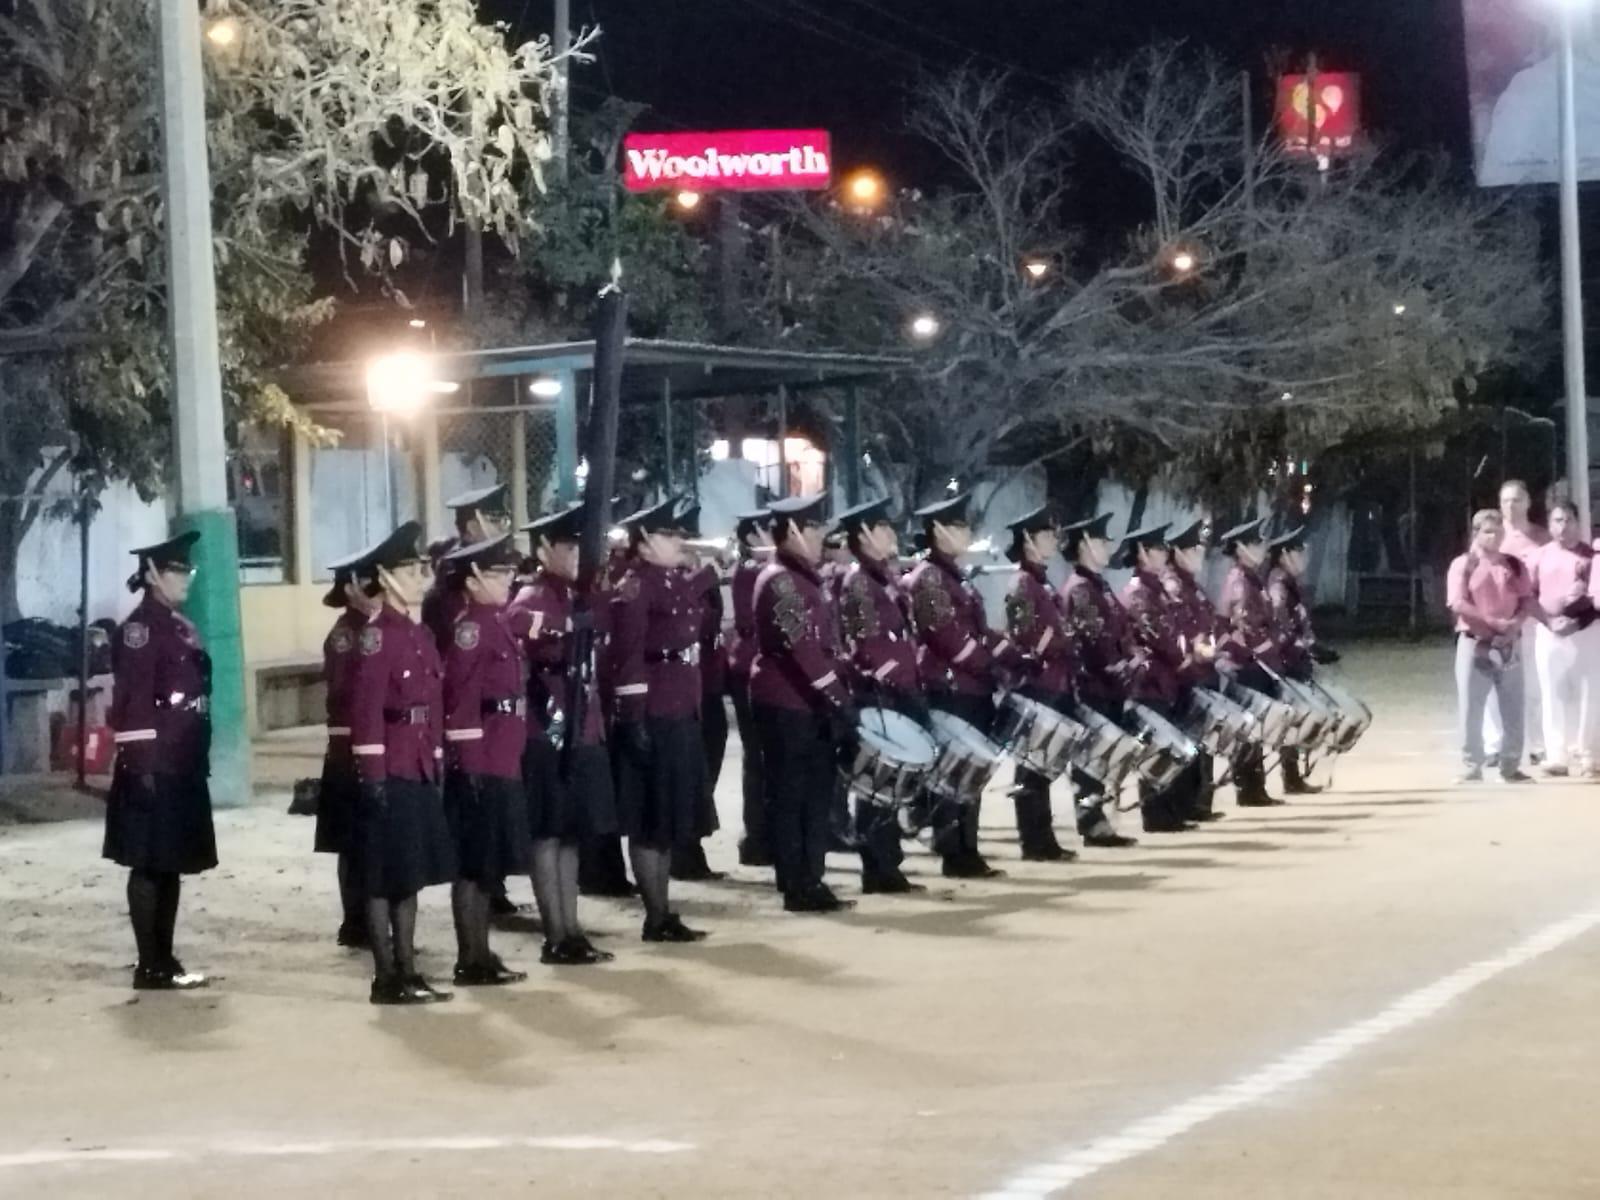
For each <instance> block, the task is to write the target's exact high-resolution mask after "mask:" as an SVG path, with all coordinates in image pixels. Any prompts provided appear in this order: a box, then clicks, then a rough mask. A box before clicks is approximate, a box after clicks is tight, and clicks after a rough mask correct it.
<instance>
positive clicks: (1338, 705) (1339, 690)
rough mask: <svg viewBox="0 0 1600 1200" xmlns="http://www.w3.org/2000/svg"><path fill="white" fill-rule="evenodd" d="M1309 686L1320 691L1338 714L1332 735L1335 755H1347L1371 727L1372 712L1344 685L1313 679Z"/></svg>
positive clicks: (1332, 681)
mask: <svg viewBox="0 0 1600 1200" xmlns="http://www.w3.org/2000/svg"><path fill="white" fill-rule="evenodd" d="M1311 686H1312V687H1314V688H1316V689H1317V690H1318V691H1320V692H1321V693H1322V694H1323V696H1324V697H1326V698H1327V700H1328V702H1329V703H1330V704H1332V705H1333V707H1334V711H1335V712H1336V713H1338V727H1337V730H1336V732H1335V734H1334V745H1333V747H1332V749H1333V752H1334V753H1335V754H1348V753H1350V751H1352V750H1354V749H1355V747H1356V743H1357V742H1359V741H1360V740H1361V736H1362V735H1363V734H1364V733H1366V732H1367V730H1368V728H1370V727H1371V725H1372V710H1371V709H1370V708H1368V707H1367V706H1366V705H1365V704H1363V703H1362V702H1361V701H1360V700H1359V699H1358V698H1357V697H1356V696H1355V695H1353V694H1352V693H1351V692H1350V691H1349V690H1348V689H1347V688H1345V687H1344V685H1342V684H1340V683H1338V682H1336V681H1335V680H1332V679H1314V680H1312V683H1311Z"/></svg>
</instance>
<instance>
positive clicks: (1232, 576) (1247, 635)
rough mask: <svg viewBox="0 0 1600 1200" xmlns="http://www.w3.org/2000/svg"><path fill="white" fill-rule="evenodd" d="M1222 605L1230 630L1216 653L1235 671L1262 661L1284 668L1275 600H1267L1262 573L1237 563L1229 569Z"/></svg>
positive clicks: (1273, 668) (1271, 665)
mask: <svg viewBox="0 0 1600 1200" xmlns="http://www.w3.org/2000/svg"><path fill="white" fill-rule="evenodd" d="M1220 608H1221V609H1222V616H1223V618H1224V620H1226V621H1227V630H1228V632H1227V637H1226V638H1225V639H1224V640H1222V641H1221V642H1219V643H1218V646H1217V656H1218V657H1219V658H1222V659H1224V660H1225V661H1226V663H1227V665H1228V666H1229V667H1231V668H1232V669H1234V670H1238V669H1239V668H1240V667H1244V666H1248V665H1249V664H1250V663H1253V662H1259V663H1261V664H1262V665H1263V666H1266V667H1269V668H1271V669H1272V670H1274V671H1281V670H1282V669H1283V657H1282V656H1281V655H1280V654H1279V653H1278V637H1277V629H1276V627H1275V626H1274V624H1273V620H1272V603H1271V601H1269V600H1268V599H1267V592H1266V588H1264V587H1263V586H1262V584H1261V576H1260V575H1258V574H1257V573H1256V572H1255V571H1254V570H1252V569H1251V568H1250V567H1247V566H1245V565H1244V564H1243V563H1238V562H1236V563H1234V564H1233V566H1232V567H1230V568H1228V578H1227V581H1226V582H1225V583H1223V585H1222V604H1221V605H1220Z"/></svg>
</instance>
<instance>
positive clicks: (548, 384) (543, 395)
mask: <svg viewBox="0 0 1600 1200" xmlns="http://www.w3.org/2000/svg"><path fill="white" fill-rule="evenodd" d="M528 391H530V392H531V393H533V394H534V395H535V396H537V397H539V399H541V400H554V399H555V398H556V397H557V396H559V395H561V380H559V379H557V378H555V377H554V376H551V375H541V376H540V377H539V378H538V379H535V380H534V381H533V382H532V383H530V384H529V385H528Z"/></svg>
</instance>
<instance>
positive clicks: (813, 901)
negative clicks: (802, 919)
mask: <svg viewBox="0 0 1600 1200" xmlns="http://www.w3.org/2000/svg"><path fill="white" fill-rule="evenodd" d="M783 911H784V912H792V913H819V912H827V911H828V910H827V908H826V907H825V906H824V905H823V903H822V901H821V900H820V899H819V898H818V897H817V896H816V895H815V894H814V893H812V892H792V893H789V894H786V895H785V896H784V898H783Z"/></svg>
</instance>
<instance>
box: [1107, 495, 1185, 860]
mask: <svg viewBox="0 0 1600 1200" xmlns="http://www.w3.org/2000/svg"><path fill="white" fill-rule="evenodd" d="M1166 538H1167V526H1166V525H1165V524H1161V525H1148V526H1146V527H1145V528H1143V529H1136V530H1132V531H1130V532H1129V533H1128V534H1127V535H1126V536H1125V537H1124V538H1123V540H1122V546H1121V547H1120V549H1119V550H1118V557H1117V561H1118V563H1119V565H1122V566H1126V567H1131V568H1132V569H1133V575H1132V576H1131V577H1130V578H1129V580H1128V582H1127V584H1126V585H1125V586H1124V587H1123V589H1122V597H1121V599H1122V606H1123V608H1124V609H1125V610H1126V611H1127V614H1128V634H1129V641H1130V643H1131V644H1132V646H1133V647H1134V649H1135V651H1136V652H1137V655H1138V658H1139V663H1140V669H1139V670H1138V671H1137V672H1135V673H1134V676H1133V680H1134V682H1133V688H1132V692H1133V698H1134V699H1135V700H1137V701H1139V702H1140V703H1141V704H1145V705H1148V706H1149V707H1150V708H1151V709H1153V710H1154V711H1155V712H1156V713H1157V714H1159V715H1160V716H1163V717H1167V718H1168V719H1170V718H1171V717H1172V716H1173V715H1174V714H1175V713H1176V712H1177V707H1178V699H1179V695H1180V692H1181V690H1182V687H1183V669H1184V661H1185V656H1184V649H1183V644H1182V640H1181V633H1180V626H1179V621H1178V616H1177V614H1176V612H1175V611H1174V608H1173V606H1172V604H1171V602H1170V601H1169V600H1168V599H1167V594H1166V589H1165V588H1164V587H1163V586H1162V583H1161V572H1162V571H1164V570H1165V569H1166V568H1167V566H1168V564H1169V562H1170V561H1171V551H1170V550H1169V549H1168V547H1167V540H1166ZM1139 789H1140V792H1141V794H1142V803H1141V805H1140V814H1141V815H1142V817H1143V819H1144V827H1145V831H1146V832H1147V833H1178V832H1181V831H1183V830H1185V829H1190V828H1193V826H1191V825H1190V824H1189V817H1190V816H1191V814H1192V813H1193V812H1194V809H1195V804H1196V799H1195V797H1196V793H1197V792H1198V791H1199V790H1200V775H1199V763H1198V762H1196V763H1195V764H1194V765H1193V766H1191V767H1190V768H1189V769H1188V770H1186V771H1184V773H1183V774H1182V775H1180V776H1179V777H1178V779H1177V780H1176V781H1175V782H1174V783H1173V784H1172V785H1171V786H1170V787H1168V788H1166V789H1165V790H1164V791H1162V792H1156V791H1155V790H1154V789H1153V788H1152V787H1151V786H1150V785H1149V784H1147V783H1145V782H1143V781H1141V782H1140V784H1139Z"/></svg>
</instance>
